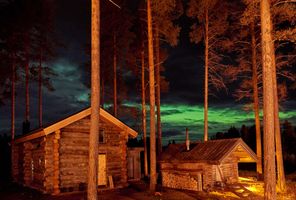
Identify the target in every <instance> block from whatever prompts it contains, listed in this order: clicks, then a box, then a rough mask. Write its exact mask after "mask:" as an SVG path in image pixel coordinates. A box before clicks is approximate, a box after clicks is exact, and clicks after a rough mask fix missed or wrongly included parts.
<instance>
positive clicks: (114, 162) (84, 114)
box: [12, 108, 137, 194]
mask: <svg viewBox="0 0 296 200" xmlns="http://www.w3.org/2000/svg"><path fill="white" fill-rule="evenodd" d="M90 114H91V111H90V108H88V109H85V110H83V111H81V112H78V113H76V114H74V115H71V116H69V117H67V118H65V119H63V120H60V121H58V122H56V123H54V124H52V125H50V126H47V127H46V128H42V129H39V130H37V131H34V132H31V133H29V134H27V135H23V136H21V137H19V138H17V139H16V140H15V141H14V143H13V148H12V174H13V180H14V182H17V183H20V184H22V185H24V186H27V187H30V188H34V189H37V190H39V191H42V192H44V193H48V194H59V193H61V192H72V191H83V190H85V189H86V184H87V170H88V149H89V129H90ZM136 136H137V132H136V131H134V130H133V129H131V128H130V127H128V126H127V125H125V124H124V123H123V122H121V121H120V120H118V119H117V118H115V117H114V116H112V115H111V114H109V113H108V112H106V111H105V110H103V109H102V108H101V109H100V131H99V141H98V145H99V154H98V162H99V169H98V188H99V189H100V188H101V189H108V188H113V187H115V188H119V187H124V186H126V185H127V179H128V172H127V144H126V143H127V140H128V137H136Z"/></svg>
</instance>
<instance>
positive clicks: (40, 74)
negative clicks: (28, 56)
mask: <svg viewBox="0 0 296 200" xmlns="http://www.w3.org/2000/svg"><path fill="white" fill-rule="evenodd" d="M42 54H43V52H42V48H40V57H39V67H38V76H39V78H38V97H39V106H38V108H39V127H42V59H43V58H42V56H43V55H42Z"/></svg>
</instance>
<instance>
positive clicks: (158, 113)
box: [155, 25, 162, 156]
mask: <svg viewBox="0 0 296 200" xmlns="http://www.w3.org/2000/svg"><path fill="white" fill-rule="evenodd" d="M155 50H156V52H155V55H156V65H155V66H156V72H155V75H156V108H157V113H156V115H157V155H158V156H159V155H160V154H161V151H162V140H161V139H162V134H161V115H160V58H159V57H160V56H159V26H158V25H156V28H155Z"/></svg>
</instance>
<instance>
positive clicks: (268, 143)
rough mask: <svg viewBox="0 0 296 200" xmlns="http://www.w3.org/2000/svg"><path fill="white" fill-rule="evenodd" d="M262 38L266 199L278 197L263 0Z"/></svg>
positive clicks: (268, 26) (268, 29) (265, 0)
mask: <svg viewBox="0 0 296 200" xmlns="http://www.w3.org/2000/svg"><path fill="white" fill-rule="evenodd" d="M260 17H261V34H262V35H261V39H262V61H263V63H262V64H263V114H264V199H265V200H274V199H276V175H275V143H274V139H275V137H274V130H275V127H274V108H275V107H274V89H273V87H274V84H273V75H272V73H274V70H273V67H274V45H273V40H272V22H271V17H270V1H269V0H261V2H260Z"/></svg>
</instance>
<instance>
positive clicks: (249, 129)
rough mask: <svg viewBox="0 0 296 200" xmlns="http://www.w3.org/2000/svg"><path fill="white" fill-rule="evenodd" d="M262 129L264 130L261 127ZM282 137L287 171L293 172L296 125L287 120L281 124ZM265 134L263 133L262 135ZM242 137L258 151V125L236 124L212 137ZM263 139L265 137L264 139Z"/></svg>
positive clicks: (294, 165) (295, 167) (295, 154)
mask: <svg viewBox="0 0 296 200" xmlns="http://www.w3.org/2000/svg"><path fill="white" fill-rule="evenodd" d="M261 130H263V129H262V128H261ZM281 133H282V134H281V137H282V138H281V139H282V147H283V158H284V166H285V171H286V173H292V172H294V171H295V169H296V151H295V146H296V127H293V125H292V124H291V122H289V121H287V120H285V121H284V122H283V123H282V124H281ZM262 135H263V134H261V137H262ZM239 137H241V138H242V139H243V140H244V141H245V142H246V143H247V144H248V146H249V147H250V148H251V149H252V150H253V151H254V152H256V127H255V125H252V126H246V125H242V126H241V128H240V129H238V128H236V127H235V126H232V127H230V128H229V129H228V130H227V132H217V133H216V135H213V136H212V137H211V139H212V140H218V139H228V138H239ZM261 141H263V138H262V140H261ZM262 145H263V144H262Z"/></svg>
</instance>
